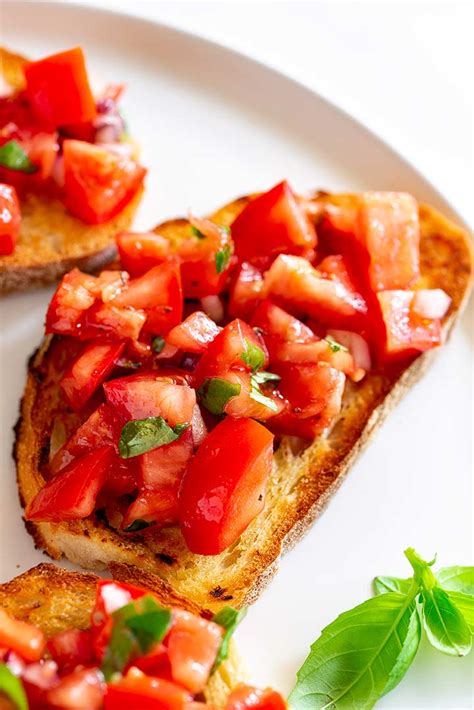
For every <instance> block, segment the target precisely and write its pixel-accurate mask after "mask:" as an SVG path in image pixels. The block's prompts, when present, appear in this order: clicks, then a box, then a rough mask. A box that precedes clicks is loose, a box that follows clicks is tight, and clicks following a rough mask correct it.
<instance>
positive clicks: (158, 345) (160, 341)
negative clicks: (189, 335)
mask: <svg viewBox="0 0 474 710" xmlns="http://www.w3.org/2000/svg"><path fill="white" fill-rule="evenodd" d="M165 345H166V343H165V339H164V338H163V336H161V335H157V336H156V337H155V338H153V340H152V341H151V349H152V350H153V352H154V353H156V354H157V355H159V354H160V353H161V351H162V350H163V348H164V347H165Z"/></svg>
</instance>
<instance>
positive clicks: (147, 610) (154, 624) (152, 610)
mask: <svg viewBox="0 0 474 710" xmlns="http://www.w3.org/2000/svg"><path fill="white" fill-rule="evenodd" d="M112 619H113V622H114V624H113V628H112V633H111V636H110V640H109V643H108V645H107V648H106V649H105V654H104V659H103V661H102V666H101V670H102V673H103V674H104V677H105V680H106V681H109V680H110V679H111V678H112V676H113V675H114V674H115V673H121V672H122V671H123V669H124V668H125V666H126V665H127V664H128V663H129V662H130V661H131V660H132V659H133V658H136V657H138V656H139V655H143V654H145V653H147V652H148V651H149V650H150V648H151V647H152V646H154V645H155V644H157V643H159V642H160V641H162V640H163V638H164V637H165V636H166V633H167V632H168V630H169V628H170V625H171V612H170V610H169V609H165V608H163V607H161V606H159V604H157V602H156V601H155V599H154V598H153V597H152V596H151V595H149V594H146V595H145V596H143V597H140V599H136V600H135V601H133V602H131V603H130V604H127V605H126V606H123V607H122V608H121V609H117V611H115V612H114V613H113V614H112Z"/></svg>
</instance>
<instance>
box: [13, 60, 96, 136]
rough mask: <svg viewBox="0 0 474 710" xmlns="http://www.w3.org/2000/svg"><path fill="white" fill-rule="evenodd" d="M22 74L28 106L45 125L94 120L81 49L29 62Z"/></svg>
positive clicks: (55, 126)
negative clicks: (29, 105)
mask: <svg viewBox="0 0 474 710" xmlns="http://www.w3.org/2000/svg"><path fill="white" fill-rule="evenodd" d="M24 73H25V79H26V94H27V96H28V98H29V100H30V103H31V106H32V108H33V110H34V112H35V113H36V115H37V117H38V119H39V120H40V121H42V122H43V123H45V124H46V125H48V126H50V127H52V128H57V127H58V126H63V125H65V124H67V123H82V122H84V121H90V120H92V119H93V118H95V115H96V108H95V100H94V97H93V95H92V91H91V88H90V86H89V80H88V77H87V70H86V65H85V59H84V54H83V52H82V49H81V48H80V47H75V48H74V49H69V50H67V51H65V52H60V53H58V54H53V55H51V56H49V57H45V58H44V59H40V60H39V61H37V62H30V63H29V64H27V65H26V66H25V68H24Z"/></svg>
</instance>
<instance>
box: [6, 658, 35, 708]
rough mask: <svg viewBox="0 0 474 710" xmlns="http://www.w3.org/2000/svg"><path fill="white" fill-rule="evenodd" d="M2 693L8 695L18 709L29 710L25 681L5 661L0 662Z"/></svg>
mask: <svg viewBox="0 0 474 710" xmlns="http://www.w3.org/2000/svg"><path fill="white" fill-rule="evenodd" d="M0 694H3V695H6V696H7V698H9V699H10V700H11V701H12V703H13V704H14V705H15V707H16V708H18V710H28V700H27V698H26V693H25V689H24V688H23V683H22V682H21V680H20V679H19V678H17V677H16V675H14V674H13V673H12V672H11V670H10V669H9V668H8V666H6V665H5V664H4V663H0ZM0 701H1V697H0ZM0 707H1V704H0Z"/></svg>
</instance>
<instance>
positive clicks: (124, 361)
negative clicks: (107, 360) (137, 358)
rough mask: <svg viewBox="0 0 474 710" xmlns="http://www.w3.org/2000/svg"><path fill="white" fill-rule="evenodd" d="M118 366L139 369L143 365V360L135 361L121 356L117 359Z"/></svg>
mask: <svg viewBox="0 0 474 710" xmlns="http://www.w3.org/2000/svg"><path fill="white" fill-rule="evenodd" d="M115 364H116V366H117V367H124V368H126V369H127V370H139V369H140V367H142V363H141V362H134V361H133V360H127V358H125V357H121V358H119V359H118V360H117V361H116V363H115Z"/></svg>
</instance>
